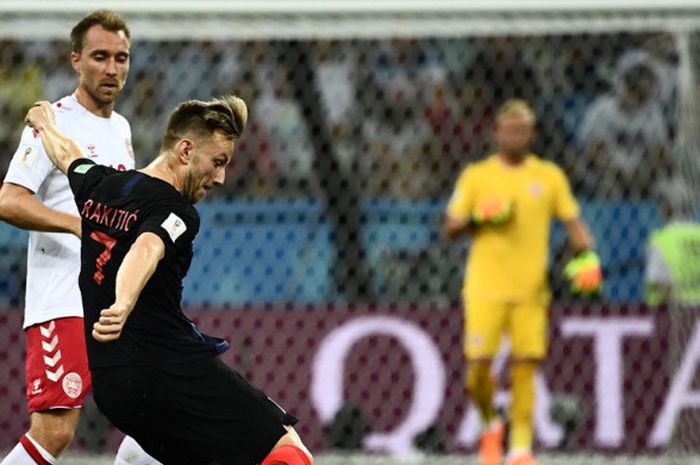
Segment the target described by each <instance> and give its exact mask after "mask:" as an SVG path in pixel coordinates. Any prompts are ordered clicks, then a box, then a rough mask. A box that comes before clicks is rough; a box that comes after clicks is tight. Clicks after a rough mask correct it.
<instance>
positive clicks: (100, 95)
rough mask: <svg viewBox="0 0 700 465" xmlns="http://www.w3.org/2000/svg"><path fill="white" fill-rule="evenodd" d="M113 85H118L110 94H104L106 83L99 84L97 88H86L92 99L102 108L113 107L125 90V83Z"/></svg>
mask: <svg viewBox="0 0 700 465" xmlns="http://www.w3.org/2000/svg"><path fill="white" fill-rule="evenodd" d="M110 82H112V81H110ZM112 83H113V84H116V86H115V87H113V88H111V91H109V92H102V89H103V87H102V85H103V84H104V82H99V83H97V85H96V86H94V87H92V86H85V88H86V90H87V91H88V94H90V97H91V98H92V99H93V100H94V101H95V102H96V103H97V104H99V105H100V106H106V105H112V104H114V103H115V102H116V100H117V97H118V96H119V94H120V93H121V91H122V89H123V88H124V83H123V82H122V83H119V82H112Z"/></svg>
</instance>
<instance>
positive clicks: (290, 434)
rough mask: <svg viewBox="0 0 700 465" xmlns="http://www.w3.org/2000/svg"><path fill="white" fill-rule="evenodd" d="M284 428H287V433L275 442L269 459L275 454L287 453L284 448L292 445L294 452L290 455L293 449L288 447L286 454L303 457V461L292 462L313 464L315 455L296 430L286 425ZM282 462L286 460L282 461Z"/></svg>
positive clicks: (291, 456)
mask: <svg viewBox="0 0 700 465" xmlns="http://www.w3.org/2000/svg"><path fill="white" fill-rule="evenodd" d="M284 428H285V429H286V430H287V434H285V435H284V436H282V437H281V438H280V440H279V441H277V444H275V447H274V448H273V450H272V452H271V453H270V455H269V456H268V457H267V458H268V459H269V458H271V456H274V455H276V454H285V452H283V450H284V448H285V447H291V448H292V449H293V453H292V454H291V455H289V452H290V451H291V449H287V452H286V455H287V456H289V457H290V458H298V459H301V462H296V461H295V462H290V463H295V464H296V463H303V464H304V465H312V464H313V462H314V457H313V455H311V452H310V451H309V449H307V448H306V446H305V445H304V443H303V442H302V440H301V437H299V434H298V433H297V432H296V430H295V429H294V428H293V427H291V426H285V427H284ZM263 463H265V462H263ZM271 463H274V462H271ZM282 463H285V462H283V461H282Z"/></svg>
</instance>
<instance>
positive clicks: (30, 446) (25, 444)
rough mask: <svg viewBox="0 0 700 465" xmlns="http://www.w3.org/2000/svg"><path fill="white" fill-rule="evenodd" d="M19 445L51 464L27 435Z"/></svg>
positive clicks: (43, 463)
mask: <svg viewBox="0 0 700 465" xmlns="http://www.w3.org/2000/svg"><path fill="white" fill-rule="evenodd" d="M19 443H20V444H22V447H24V450H26V451H27V454H29V456H30V457H31V458H32V460H34V461H35V462H36V463H37V465H51V462H49V461H48V460H46V459H45V458H44V456H43V455H41V453H40V452H39V450H38V449H37V448H36V446H34V443H32V441H30V440H29V438H28V437H27V435H26V434H25V435H23V436H22V437H21V438H19ZM309 465H310V464H309Z"/></svg>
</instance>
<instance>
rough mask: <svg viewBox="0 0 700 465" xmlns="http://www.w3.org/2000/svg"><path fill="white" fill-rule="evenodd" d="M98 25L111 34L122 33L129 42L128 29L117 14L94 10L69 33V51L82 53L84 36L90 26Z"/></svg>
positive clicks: (110, 11)
mask: <svg viewBox="0 0 700 465" xmlns="http://www.w3.org/2000/svg"><path fill="white" fill-rule="evenodd" d="M98 25H99V26H102V27H103V28H105V29H106V30H108V31H112V32H119V31H124V35H125V36H126V38H127V39H129V40H131V33H130V32H129V27H128V26H127V25H126V21H124V18H122V16H121V15H120V14H119V13H117V12H116V11H112V10H96V11H93V12H92V13H89V14H88V15H87V16H85V17H84V18H83V19H81V20H80V22H78V24H76V25H75V27H73V30H72V31H70V46H71V50H72V51H74V52H78V53H80V52H82V51H83V43H84V42H85V34H87V31H88V30H89V29H90V28H91V27H92V26H98Z"/></svg>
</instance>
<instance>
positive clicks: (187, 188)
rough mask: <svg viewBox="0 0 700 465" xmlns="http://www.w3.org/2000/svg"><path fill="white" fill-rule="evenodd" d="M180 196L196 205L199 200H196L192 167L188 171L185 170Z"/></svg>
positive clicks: (195, 183)
mask: <svg viewBox="0 0 700 465" xmlns="http://www.w3.org/2000/svg"><path fill="white" fill-rule="evenodd" d="M182 196H183V197H184V198H185V200H187V201H188V202H190V203H192V204H194V203H197V201H198V200H199V199H198V198H197V176H195V173H194V172H193V170H192V167H190V169H189V170H187V174H185V179H184V181H183V184H182Z"/></svg>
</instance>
